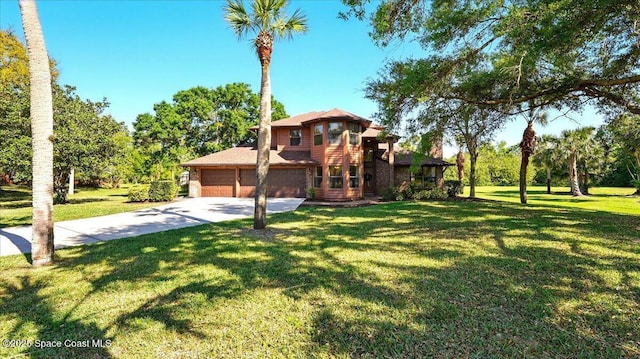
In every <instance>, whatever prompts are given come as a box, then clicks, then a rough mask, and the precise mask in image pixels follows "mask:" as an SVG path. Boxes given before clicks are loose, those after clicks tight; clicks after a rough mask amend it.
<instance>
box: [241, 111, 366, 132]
mask: <svg viewBox="0 0 640 359" xmlns="http://www.w3.org/2000/svg"><path fill="white" fill-rule="evenodd" d="M332 118H336V119H337V118H343V119H347V120H351V121H356V122H360V123H363V124H364V125H365V126H366V127H368V126H369V125H370V124H371V121H370V120H367V119H366V118H364V117H360V116H358V115H354V114H352V113H351V112H347V111H344V110H341V109H339V108H334V109H331V110H329V111H312V112H307V113H303V114H300V115H295V116H291V117H287V118H283V119H282V120H277V121H273V122H271V127H303V126H305V125H307V124H309V123H311V122H315V121H319V120H329V119H332ZM257 128H258V126H253V127H252V129H257Z"/></svg>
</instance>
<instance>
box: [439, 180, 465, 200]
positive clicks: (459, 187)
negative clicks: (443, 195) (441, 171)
mask: <svg viewBox="0 0 640 359" xmlns="http://www.w3.org/2000/svg"><path fill="white" fill-rule="evenodd" d="M444 188H445V189H446V190H447V194H448V196H449V197H455V196H457V195H459V194H462V192H463V190H464V184H462V182H460V181H454V180H447V181H444Z"/></svg>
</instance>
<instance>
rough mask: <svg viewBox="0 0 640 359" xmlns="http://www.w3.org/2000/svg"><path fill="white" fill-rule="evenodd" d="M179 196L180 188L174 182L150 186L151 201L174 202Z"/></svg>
mask: <svg viewBox="0 0 640 359" xmlns="http://www.w3.org/2000/svg"><path fill="white" fill-rule="evenodd" d="M176 194H178V186H176V184H175V183H174V182H173V181H155V182H151V185H150V186H149V201H151V202H165V201H172V200H173V199H174V198H175V197H176Z"/></svg>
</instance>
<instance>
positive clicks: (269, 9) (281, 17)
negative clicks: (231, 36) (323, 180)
mask: <svg viewBox="0 0 640 359" xmlns="http://www.w3.org/2000/svg"><path fill="white" fill-rule="evenodd" d="M288 3H289V1H288V0H253V4H252V13H249V12H247V10H246V9H245V7H244V4H243V3H242V1H241V0H227V5H226V6H225V9H224V11H225V19H226V20H227V22H228V23H229V24H230V26H231V28H232V29H233V31H234V32H235V33H236V35H237V36H238V38H242V37H244V36H246V35H247V34H249V33H257V36H256V38H255V40H254V42H253V44H254V45H255V48H256V53H257V54H258V59H259V60H260V67H261V69H262V77H261V81H260V122H259V125H258V155H257V159H256V194H255V196H256V197H255V198H256V201H255V211H254V217H253V228H254V229H264V228H265V227H266V226H267V175H268V173H269V149H270V148H271V78H270V74H269V65H270V63H271V53H272V51H273V44H274V42H275V40H278V39H281V38H289V39H290V38H292V37H293V35H294V34H298V33H305V32H306V31H307V19H306V17H305V16H304V14H303V13H302V12H301V11H300V10H296V11H294V12H293V14H292V15H291V16H290V17H287V15H286V14H285V13H284V9H285V8H286V6H287V4H288Z"/></svg>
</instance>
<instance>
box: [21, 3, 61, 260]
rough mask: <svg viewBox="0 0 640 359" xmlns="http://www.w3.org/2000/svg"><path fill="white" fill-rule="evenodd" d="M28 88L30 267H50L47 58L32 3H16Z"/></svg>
mask: <svg viewBox="0 0 640 359" xmlns="http://www.w3.org/2000/svg"><path fill="white" fill-rule="evenodd" d="M19 4H20V12H21V14H22V27H23V28H24V34H25V38H26V40H27V50H28V55H29V73H30V87H31V91H30V92H31V94H30V96H31V98H30V101H31V106H30V107H31V108H30V110H31V132H32V135H31V143H32V148H33V159H32V164H33V200H32V201H33V204H32V207H33V210H32V217H33V218H32V223H33V225H32V228H33V229H32V231H33V233H32V237H33V239H32V242H31V263H32V265H33V266H34V267H38V266H42V265H47V264H50V263H53V100H52V93H51V69H50V68H49V56H48V55H47V49H46V47H45V43H44V36H43V35H42V28H41V27H40V20H39V19H38V9H37V7H36V3H35V1H34V0H20V2H19Z"/></svg>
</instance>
